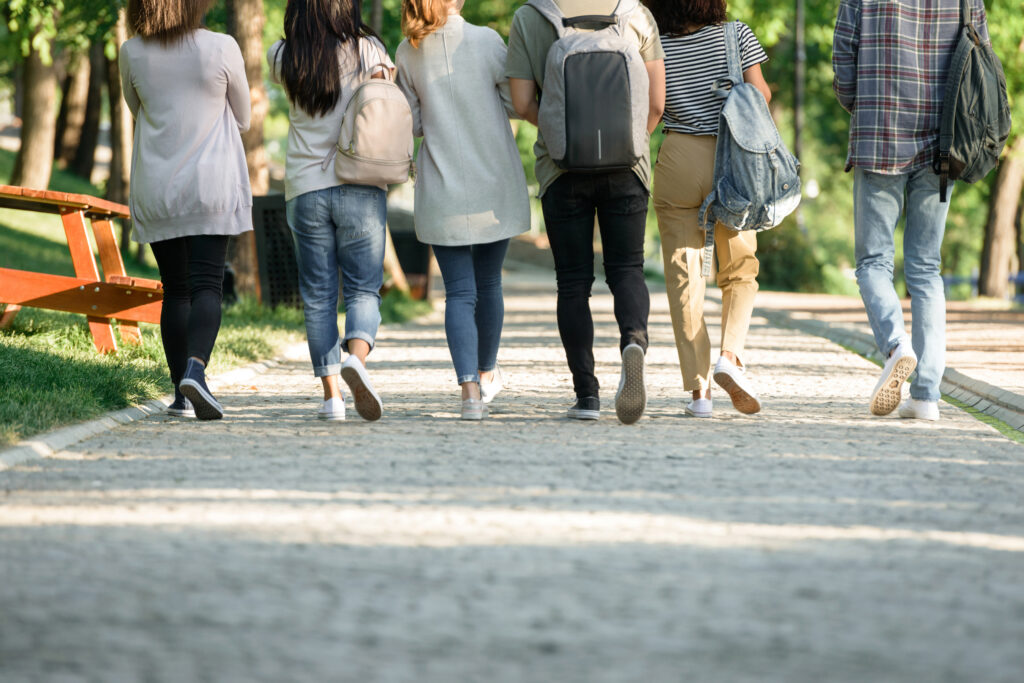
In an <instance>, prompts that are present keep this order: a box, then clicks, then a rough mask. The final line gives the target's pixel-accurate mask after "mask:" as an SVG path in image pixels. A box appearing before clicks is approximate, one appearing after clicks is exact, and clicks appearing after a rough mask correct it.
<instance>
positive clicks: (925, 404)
mask: <svg viewBox="0 0 1024 683" xmlns="http://www.w3.org/2000/svg"><path fill="white" fill-rule="evenodd" d="M900 417H902V418H905V419H911V420H931V421H932V422H935V421H936V420H938V419H939V402H938V401H922V400H920V399H916V398H908V399H907V400H906V401H904V402H903V405H901V406H900Z"/></svg>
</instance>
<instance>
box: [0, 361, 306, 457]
mask: <svg viewBox="0 0 1024 683" xmlns="http://www.w3.org/2000/svg"><path fill="white" fill-rule="evenodd" d="M298 346H301V347H302V348H305V347H306V342H297V343H295V344H289V345H288V346H285V347H283V348H281V349H278V352H277V354H276V355H275V356H274V358H273V359H271V360H263V361H257V362H255V363H250V364H249V365H246V366H243V367H241V368H235V369H234V370H228V371H227V372H224V373H221V374H219V375H216V376H214V377H211V378H210V380H209V381H210V386H211V388H216V387H218V386H226V385H230V384H238V383H241V382H245V381H248V380H249V379H251V378H253V377H257V376H259V375H262V374H263V373H265V372H266V371H267V370H270V369H271V368H273V367H276V366H277V365H279V364H280V363H281V361H282V359H284V357H286V356H287V355H288V354H289V350H290V349H292V348H293V347H298ZM172 401H174V396H173V394H169V395H167V396H162V397H160V398H157V399H153V400H152V401H147V402H146V403H140V404H138V405H134V406H129V407H128V408H121V409H120V410H113V411H111V412H109V413H106V414H105V415H101V416H100V417H98V418H95V419H92V420H89V421H88V422H82V423H79V424H76V425H71V426H68V427H59V428H57V429H54V430H52V431H49V432H44V433H42V434H37V435H35V436H31V437H29V438H27V439H24V440H22V441H19V442H18V443H16V444H14V445H13V446H10V447H9V448H6V449H4V450H2V451H0V472H3V471H4V470H6V469H9V468H11V467H14V466H16V465H20V464H22V463H25V462H28V461H30V460H35V459H38V458H46V457H50V456H52V455H55V454H57V453H59V452H61V451H62V450H64V449H66V448H68V447H69V446H72V445H74V444H76V443H78V442H79V441H83V440H85V439H88V438H89V437H92V436H96V435H97V434H102V433H103V432H105V431H109V430H111V429H113V428H115V427H119V426H121V425H126V424H130V423H132V422H135V421H136V420H141V419H143V418H146V417H149V416H150V415H155V414H157V413H161V412H163V411H164V410H166V409H167V406H169V405H170V404H171V402H172Z"/></svg>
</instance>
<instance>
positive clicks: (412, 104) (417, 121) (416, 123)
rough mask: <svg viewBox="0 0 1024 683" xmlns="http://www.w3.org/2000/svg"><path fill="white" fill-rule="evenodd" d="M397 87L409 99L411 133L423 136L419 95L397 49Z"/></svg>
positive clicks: (379, 75) (400, 52)
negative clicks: (407, 74)
mask: <svg viewBox="0 0 1024 683" xmlns="http://www.w3.org/2000/svg"><path fill="white" fill-rule="evenodd" d="M396 59H398V66H399V68H398V79H397V81H396V82H397V83H398V87H399V88H400V89H401V90H402V93H403V94H404V95H405V99H406V100H408V101H409V109H411V110H412V134H413V135H414V136H416V137H418V138H421V137H423V116H422V115H421V114H420V96H419V95H417V94H416V88H415V87H414V86H413V84H412V83H411V82H410V81H409V79H408V77H407V76H406V69H405V67H403V66H402V62H403V60H402V50H401V49H399V51H398V56H397V57H396ZM383 77H384V75H383V74H376V75H375V76H374V78H383Z"/></svg>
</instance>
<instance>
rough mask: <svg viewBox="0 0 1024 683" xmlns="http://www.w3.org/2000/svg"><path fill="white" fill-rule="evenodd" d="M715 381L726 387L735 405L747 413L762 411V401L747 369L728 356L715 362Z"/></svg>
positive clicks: (737, 408)
mask: <svg viewBox="0 0 1024 683" xmlns="http://www.w3.org/2000/svg"><path fill="white" fill-rule="evenodd" d="M714 376H715V383H716V384H717V385H718V386H720V387H722V388H723V389H725V392H726V393H727V394H729V398H730V399H732V405H733V407H734V408H735V409H736V410H738V411H740V412H741V413H744V414H746V415H753V414H754V413H758V412H761V401H760V399H758V398H757V394H756V393H754V389H753V388H752V387H751V386H750V381H749V380H748V379H747V372H746V369H745V368H743V367H739V366H737V365H736V364H735V363H733V362H732V361H731V360H729V359H728V358H725V357H723V356H719V357H718V362H717V363H715V375H714Z"/></svg>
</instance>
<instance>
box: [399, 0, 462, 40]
mask: <svg viewBox="0 0 1024 683" xmlns="http://www.w3.org/2000/svg"><path fill="white" fill-rule="evenodd" d="M463 4H465V0H456V3H455V6H456V7H457V8H459V9H462V5H463ZM449 6H450V3H449V2H448V0H402V33H403V34H404V35H405V37H406V38H408V39H409V44H410V45H412V46H413V47H419V46H420V41H421V40H423V39H424V38H426V37H427V36H429V35H430V34H431V33H433V32H434V31H436V30H437V29H439V28H441V27H442V26H444V25H445V24H446V23H447V22H448V8H449Z"/></svg>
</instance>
